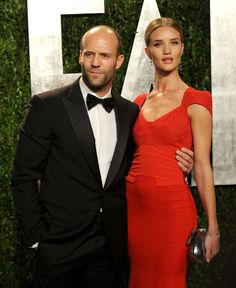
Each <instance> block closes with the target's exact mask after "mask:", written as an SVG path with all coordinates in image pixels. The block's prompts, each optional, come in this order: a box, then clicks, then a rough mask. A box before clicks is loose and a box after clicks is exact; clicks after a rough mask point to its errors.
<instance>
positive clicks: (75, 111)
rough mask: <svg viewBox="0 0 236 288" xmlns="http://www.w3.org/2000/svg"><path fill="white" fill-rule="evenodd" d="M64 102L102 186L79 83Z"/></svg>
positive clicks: (92, 137)
mask: <svg viewBox="0 0 236 288" xmlns="http://www.w3.org/2000/svg"><path fill="white" fill-rule="evenodd" d="M62 102H63V104H64V106H65V108H66V111H67V113H68V115H69V118H70V120H71V123H72V126H73V128H74V130H75V133H76V136H77V139H78V141H79V144H80V147H81V150H82V151H83V153H84V156H85V159H86V160H87V162H88V164H89V167H90V169H91V170H92V172H93V174H94V176H95V177H96V178H97V180H98V181H99V183H100V184H101V176H100V172H99V167H98V160H97V153H96V147H95V139H94V135H93V131H92V127H91V124H90V120H89V117H88V113H87V109H86V107H85V103H84V99H83V96H82V93H81V91H80V87H79V81H78V82H76V83H74V84H72V87H71V90H70V93H69V95H68V97H64V98H62ZM101 185H102V184H101Z"/></svg>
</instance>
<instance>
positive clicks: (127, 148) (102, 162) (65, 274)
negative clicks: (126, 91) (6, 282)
mask: <svg viewBox="0 0 236 288" xmlns="http://www.w3.org/2000/svg"><path fill="white" fill-rule="evenodd" d="M123 61H124V56H123V55H122V51H121V39H120V36H119V34H118V33H117V32H116V31H115V30H114V29H112V28H111V27H108V26H97V27H94V28H92V29H90V30H89V31H87V32H86V33H85V34H84V36H83V37H82V39H81V49H80V55H79V63H80V65H81V68H82V76H81V77H80V78H79V79H78V80H77V81H75V82H74V83H72V84H71V85H68V86H66V87H62V88H59V89H56V90H53V91H47V92H45V93H42V94H39V95H34V96H33V97H32V99H31V101H30V105H29V110H28V112H27V114H26V117H25V120H24V122H23V124H22V126H21V129H20V135H19V142H18V145H17V150H16V156H15V162H14V169H13V177H12V189H13V195H14V199H15V206H16V211H17V215H18V218H19V221H20V223H21V224H22V227H23V231H24V234H25V237H26V240H27V243H28V245H29V246H31V247H37V248H36V272H35V287H37V288H39V287H40V288H42V287H44V288H46V287H48V288H49V287H50V288H74V287H80V288H90V287H91V288H98V287H101V288H113V287H114V288H115V287H126V285H127V275H128V274H127V271H128V269H127V267H128V265H127V264H128V261H127V219H126V214H127V213H126V212H127V211H126V198H125V176H126V173H127V171H128V168H129V165H130V161H131V159H132V153H133V140H132V128H133V125H134V122H135V120H136V117H137V115H138V107H137V106H136V105H135V104H134V103H131V102H130V101H128V100H126V99H125V98H122V97H121V96H120V95H119V94H118V93H116V92H115V91H114V90H113V89H112V82H113V79H114V76H115V72H116V70H117V69H119V68H120V67H121V65H122V63H123ZM180 156H181V155H180ZM184 158H185V159H184ZM184 158H183V160H182V161H181V162H182V164H183V165H184V166H186V165H189V163H188V160H189V161H190V166H191V157H189V156H188V155H187V156H184ZM180 159H181V158H180ZM186 159H187V163H186ZM183 169H186V167H185V168H183ZM39 180H40V185H38V182H39Z"/></svg>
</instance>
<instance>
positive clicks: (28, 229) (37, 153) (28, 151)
mask: <svg viewBox="0 0 236 288" xmlns="http://www.w3.org/2000/svg"><path fill="white" fill-rule="evenodd" d="M49 123H50V122H49V120H48V117H47V111H46V109H45V105H44V103H43V101H42V100H41V99H40V98H37V97H33V98H32V99H31V101H30V105H29V109H28V112H27V114H26V117H25V120H24V122H23V124H22V127H21V129H20V133H19V140H18V144H17V149H16V155H15V161H14V166H13V173H12V192H13V196H14V202H15V208H16V213H17V216H18V219H19V222H20V224H21V226H22V228H23V231H24V234H25V238H26V241H27V244H28V245H29V246H31V245H33V244H34V243H36V242H38V241H39V240H40V237H41V233H42V232H41V231H42V229H43V225H44V221H43V216H42V205H41V200H40V193H39V182H38V180H39V179H41V178H42V177H43V176H44V170H45V166H46V163H47V155H48V151H49V149H50V144H51V131H50V125H49Z"/></svg>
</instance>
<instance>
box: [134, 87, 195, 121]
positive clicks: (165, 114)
mask: <svg viewBox="0 0 236 288" xmlns="http://www.w3.org/2000/svg"><path fill="white" fill-rule="evenodd" d="M189 89H191V87H190V86H188V87H187V88H186V89H185V91H184V93H183V97H182V100H181V103H180V104H179V105H178V106H176V107H175V108H173V109H171V110H170V111H167V112H166V113H164V114H163V115H161V116H159V117H157V118H156V119H154V120H147V119H146V118H145V117H144V115H143V112H142V106H143V104H144V102H145V101H146V99H147V95H148V94H146V95H145V97H144V99H143V101H142V103H141V105H140V113H139V114H140V115H141V116H142V118H143V120H145V121H146V122H147V123H154V122H157V121H158V120H161V119H162V118H164V117H166V116H167V115H169V114H171V113H172V112H174V111H176V110H178V109H180V108H181V107H182V106H183V101H184V98H185V96H186V94H187V91H188V90H189Z"/></svg>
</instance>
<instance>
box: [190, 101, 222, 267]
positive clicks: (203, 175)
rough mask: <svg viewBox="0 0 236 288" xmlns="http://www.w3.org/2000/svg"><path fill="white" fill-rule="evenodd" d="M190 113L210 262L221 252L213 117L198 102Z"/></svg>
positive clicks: (208, 259)
mask: <svg viewBox="0 0 236 288" xmlns="http://www.w3.org/2000/svg"><path fill="white" fill-rule="evenodd" d="M188 114H189V117H190V120H191V127H192V133H193V143H194V155H195V158H194V175H195V180H196V183H197V187H198V192H199V194H200V198H201V201H202V204H203V206H204V210H205V212H206V215H207V219H208V235H207V237H206V259H207V262H209V261H210V260H211V258H212V257H214V256H215V255H216V254H217V253H218V252H219V247H220V243H219V227H218V222H217V216H216V197H215V190H214V179H213V172H212V168H211V163H210V150H211V137H212V117H211V114H210V112H209V111H208V110H207V109H206V108H205V107H204V106H201V105H197V104H193V105H190V106H189V108H188Z"/></svg>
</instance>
